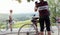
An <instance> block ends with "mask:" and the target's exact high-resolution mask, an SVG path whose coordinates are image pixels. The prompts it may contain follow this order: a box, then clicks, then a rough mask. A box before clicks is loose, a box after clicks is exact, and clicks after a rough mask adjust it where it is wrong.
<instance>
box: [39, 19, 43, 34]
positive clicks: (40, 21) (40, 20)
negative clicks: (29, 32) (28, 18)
mask: <svg viewBox="0 0 60 35" xmlns="http://www.w3.org/2000/svg"><path fill="white" fill-rule="evenodd" d="M39 23H40V35H44V19H43V18H40V19H39Z"/></svg>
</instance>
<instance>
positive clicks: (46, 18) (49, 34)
mask: <svg viewBox="0 0 60 35" xmlns="http://www.w3.org/2000/svg"><path fill="white" fill-rule="evenodd" d="M45 24H46V29H47V33H48V35H51V31H50V25H51V24H50V19H49V17H48V16H47V17H45Z"/></svg>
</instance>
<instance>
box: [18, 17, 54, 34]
mask: <svg viewBox="0 0 60 35" xmlns="http://www.w3.org/2000/svg"><path fill="white" fill-rule="evenodd" d="M37 19H39V18H36V20H37ZM31 22H32V24H23V25H22V26H21V27H20V28H19V30H18V35H21V31H22V29H23V27H24V26H27V25H28V26H29V25H30V27H33V28H34V29H33V30H35V34H33V35H39V31H38V28H37V27H36V25H35V24H34V23H33V21H31ZM30 27H29V28H30ZM45 28H46V27H45ZM30 29H31V28H30ZM29 31H30V30H29ZM29 31H27V32H26V35H29V33H31V32H29ZM52 32H53V31H52ZM45 35H46V29H45Z"/></svg>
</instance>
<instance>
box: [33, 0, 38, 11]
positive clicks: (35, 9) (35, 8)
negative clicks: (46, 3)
mask: <svg viewBox="0 0 60 35" xmlns="http://www.w3.org/2000/svg"><path fill="white" fill-rule="evenodd" d="M37 9H38V8H37V1H36V2H35V7H34V11H35V12H36V11H37Z"/></svg>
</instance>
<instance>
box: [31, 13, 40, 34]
mask: <svg viewBox="0 0 60 35" xmlns="http://www.w3.org/2000/svg"><path fill="white" fill-rule="evenodd" d="M38 19H39V17H37V16H36V15H35V14H34V15H33V17H32V20H31V21H32V23H33V24H34V25H35V26H36V34H35V35H37V34H39V33H38V28H37V23H38V22H39V20H38Z"/></svg>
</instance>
